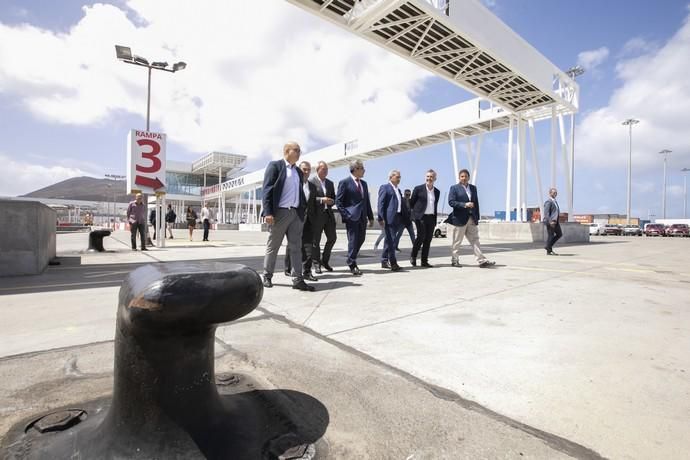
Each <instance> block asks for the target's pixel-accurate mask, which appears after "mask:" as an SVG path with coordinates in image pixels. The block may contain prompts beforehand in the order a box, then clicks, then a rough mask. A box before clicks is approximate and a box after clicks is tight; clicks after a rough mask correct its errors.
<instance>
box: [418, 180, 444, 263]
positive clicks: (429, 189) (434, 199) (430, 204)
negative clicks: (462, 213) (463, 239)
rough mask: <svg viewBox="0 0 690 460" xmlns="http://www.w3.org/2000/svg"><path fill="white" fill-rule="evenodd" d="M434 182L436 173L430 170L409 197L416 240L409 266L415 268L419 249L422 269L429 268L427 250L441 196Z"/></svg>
mask: <svg viewBox="0 0 690 460" xmlns="http://www.w3.org/2000/svg"><path fill="white" fill-rule="evenodd" d="M434 182H436V171H434V170H433V169H430V170H428V171H427V172H426V175H425V177H424V183H423V184H422V185H418V186H416V187H415V188H414V190H412V197H410V207H411V208H412V218H413V219H414V223H415V225H416V226H417V238H416V239H415V241H414V246H412V254H410V264H412V266H413V267H416V266H417V254H418V253H419V248H421V249H422V263H421V266H422V267H431V266H432V265H431V264H430V263H429V248H430V247H431V240H432V238H433V237H434V229H435V228H436V216H437V212H438V200H439V198H440V196H441V192H440V191H439V189H437V188H436V187H434Z"/></svg>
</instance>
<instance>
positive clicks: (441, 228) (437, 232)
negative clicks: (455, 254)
mask: <svg viewBox="0 0 690 460" xmlns="http://www.w3.org/2000/svg"><path fill="white" fill-rule="evenodd" d="M446 225H447V224H446V223H445V222H439V223H437V224H436V228H435V229H434V238H445V237H446Z"/></svg>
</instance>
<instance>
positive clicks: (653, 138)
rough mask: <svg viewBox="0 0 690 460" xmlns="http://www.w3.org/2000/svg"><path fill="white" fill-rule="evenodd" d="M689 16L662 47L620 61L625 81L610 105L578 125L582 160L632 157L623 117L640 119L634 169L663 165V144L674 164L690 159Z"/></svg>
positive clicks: (618, 162)
mask: <svg viewBox="0 0 690 460" xmlns="http://www.w3.org/2000/svg"><path fill="white" fill-rule="evenodd" d="M687 56H690V21H688V20H687V19H686V21H685V22H684V24H683V26H682V27H681V28H680V29H679V30H678V31H677V32H676V33H675V34H674V36H673V37H672V38H671V39H670V40H669V41H668V42H667V43H665V44H664V45H663V46H662V47H661V48H659V49H658V50H655V51H653V52H650V53H646V54H643V55H641V56H639V57H636V58H633V59H627V60H622V61H619V62H618V64H617V67H616V69H617V75H618V78H619V79H620V81H621V84H620V86H619V87H618V88H617V89H616V90H615V91H614V92H613V94H612V96H611V98H610V99H609V101H608V105H607V106H605V107H603V108H600V109H598V110H594V111H592V112H590V113H587V114H585V116H584V118H583V119H582V122H581V123H579V124H578V126H577V140H576V143H575V145H576V149H577V156H578V161H584V162H586V163H589V164H592V165H595V166H598V167H609V166H624V165H626V164H627V162H628V151H629V138H628V133H629V131H628V127H626V126H622V125H621V122H623V121H624V120H626V119H628V118H631V117H632V118H636V119H639V120H640V123H639V124H637V125H635V126H634V127H633V129H632V157H633V158H632V162H633V171H634V173H635V174H639V173H640V172H641V171H643V170H644V169H645V168H648V167H650V166H653V165H656V166H658V167H660V166H661V164H662V162H661V156H660V155H659V154H658V152H659V151H660V150H662V149H670V150H672V151H673V153H672V154H671V155H669V166H670V167H675V166H671V165H676V164H684V163H688V162H690V149H689V148H688V137H687V132H688V121H687V114H688V113H689V112H690V80H688V78H687V76H688V75H690V59H687Z"/></svg>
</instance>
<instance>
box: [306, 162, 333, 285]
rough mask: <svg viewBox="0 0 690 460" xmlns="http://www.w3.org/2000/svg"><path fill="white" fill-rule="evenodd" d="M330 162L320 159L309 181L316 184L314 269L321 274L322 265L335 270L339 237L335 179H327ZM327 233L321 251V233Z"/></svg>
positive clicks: (330, 270)
mask: <svg viewBox="0 0 690 460" xmlns="http://www.w3.org/2000/svg"><path fill="white" fill-rule="evenodd" d="M326 176H328V164H326V162H325V161H319V164H318V166H317V167H316V175H315V176H314V177H312V178H311V179H309V181H310V182H311V183H312V184H314V185H315V186H316V204H317V206H316V216H315V219H314V243H313V244H314V248H313V249H312V259H313V260H314V271H315V272H316V273H318V274H321V267H323V268H324V269H326V270H327V271H329V272H332V271H333V268H332V267H331V265H330V260H331V250H332V249H333V245H335V240H336V239H337V236H336V233H335V216H334V215H333V204H334V203H335V186H334V185H333V181H332V180H330V179H327V178H326ZM322 233H325V234H326V244H325V245H324V247H323V252H321V234H322Z"/></svg>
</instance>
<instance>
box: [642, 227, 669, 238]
mask: <svg viewBox="0 0 690 460" xmlns="http://www.w3.org/2000/svg"><path fill="white" fill-rule="evenodd" d="M644 234H645V236H666V228H664V226H663V225H662V224H647V225H645V226H644Z"/></svg>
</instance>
